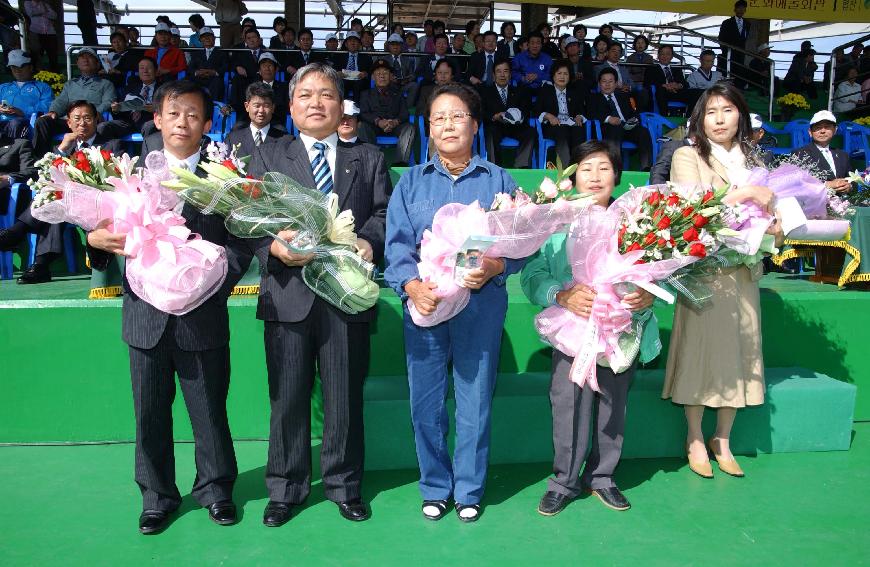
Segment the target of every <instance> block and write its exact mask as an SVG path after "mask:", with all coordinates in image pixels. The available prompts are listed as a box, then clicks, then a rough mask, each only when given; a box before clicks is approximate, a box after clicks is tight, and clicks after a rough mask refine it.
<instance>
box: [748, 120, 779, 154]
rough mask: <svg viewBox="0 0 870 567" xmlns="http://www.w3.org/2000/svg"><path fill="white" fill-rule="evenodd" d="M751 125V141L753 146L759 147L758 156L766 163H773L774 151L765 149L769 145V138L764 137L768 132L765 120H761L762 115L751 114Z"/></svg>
mask: <svg viewBox="0 0 870 567" xmlns="http://www.w3.org/2000/svg"><path fill="white" fill-rule="evenodd" d="M749 126H750V127H751V128H752V138H751V139H750V143H751V144H752V145H753V146H756V147H758V148H759V151H758V154H757V155H758V158H759V159H760V160H761V161H762V163H764V165H767V166H770V165H773V160H774V155H773V152H771V151H768V150H765V149H764V148H765V147H766V146H768V145H769V144H768V143H767V142H769V140H765V139H764V137H765V136H766V135H767V132H766V131H765V129H764V122H763V121H762V120H761V116H759V115H758V114H755V113H752V114H750V115H749Z"/></svg>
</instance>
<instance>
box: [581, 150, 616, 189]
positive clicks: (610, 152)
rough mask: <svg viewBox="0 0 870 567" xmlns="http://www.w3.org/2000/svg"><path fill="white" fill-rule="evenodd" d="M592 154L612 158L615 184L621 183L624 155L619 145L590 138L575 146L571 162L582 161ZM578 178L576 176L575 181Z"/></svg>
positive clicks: (611, 163) (611, 164)
mask: <svg viewBox="0 0 870 567" xmlns="http://www.w3.org/2000/svg"><path fill="white" fill-rule="evenodd" d="M592 154H605V155H607V159H609V160H610V166H611V167H613V177H614V184H615V185H619V183H620V182H621V181H622V156H621V155H620V150H619V145H618V144H615V143H614V144H611V143H608V142H604V141H602V140H589V141H588V142H583V143H582V144H579V145H577V146H574V149H573V150H572V151H571V163H580V162H581V161H583V160H584V159H586V158H588V157H589V156H591V155H592ZM575 175H576V174H575ZM576 179H577V178H576V177H575V178H574V180H575V182H576ZM575 185H576V183H575Z"/></svg>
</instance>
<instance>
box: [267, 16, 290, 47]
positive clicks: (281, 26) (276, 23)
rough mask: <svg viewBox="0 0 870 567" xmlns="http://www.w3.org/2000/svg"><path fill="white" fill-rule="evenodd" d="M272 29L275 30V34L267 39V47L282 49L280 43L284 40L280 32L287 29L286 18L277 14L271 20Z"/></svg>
mask: <svg viewBox="0 0 870 567" xmlns="http://www.w3.org/2000/svg"><path fill="white" fill-rule="evenodd" d="M272 29H273V30H275V35H274V36H272V39H270V40H269V49H282V47H281V44H282V43H283V42H284V40H283V39H282V37H281V36H282V34H283V33H284V30H286V29H287V18H285V17H284V16H278V17H276V18H275V19H274V20H272Z"/></svg>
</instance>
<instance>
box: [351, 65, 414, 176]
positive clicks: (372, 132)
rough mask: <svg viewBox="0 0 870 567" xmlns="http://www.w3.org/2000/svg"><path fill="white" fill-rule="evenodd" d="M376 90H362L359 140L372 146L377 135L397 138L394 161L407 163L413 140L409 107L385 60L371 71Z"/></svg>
mask: <svg viewBox="0 0 870 567" xmlns="http://www.w3.org/2000/svg"><path fill="white" fill-rule="evenodd" d="M372 77H373V78H374V80H375V88H373V89H369V90H367V91H363V94H362V97H361V99H360V110H361V113H360V118H361V123H360V128H359V137H360V139H362V140H363V141H364V142H368V143H370V144H374V143H376V142H377V137H378V136H396V137H397V138H398V139H399V140H398V145H397V154H398V157H397V161H398V162H400V163H403V164H407V163H408V162H409V161H410V159H411V149H412V147H413V145H414V140H415V139H416V132H415V130H414V126H413V125H412V124H411V123H410V122H408V106H407V104H406V102H405V97H403V96H402V91H401V90H399V88H398V87H397V86H396V85H395V84H393V82H392V81H393V70H392V68H391V67H390V64H389V63H387V62H386V61H384V60H378V61H377V62H376V63H375V64H374V67H373V68H372Z"/></svg>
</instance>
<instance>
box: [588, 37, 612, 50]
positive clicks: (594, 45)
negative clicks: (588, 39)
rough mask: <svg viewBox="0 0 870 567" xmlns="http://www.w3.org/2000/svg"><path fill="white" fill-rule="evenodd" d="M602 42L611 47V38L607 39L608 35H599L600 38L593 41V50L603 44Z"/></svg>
mask: <svg viewBox="0 0 870 567" xmlns="http://www.w3.org/2000/svg"><path fill="white" fill-rule="evenodd" d="M602 41H603V42H604V43H605V44H607V46H608V47H610V41H611V39H610V38H609V37H607V36H606V35H599V36H596V37H595V39H593V40H592V47H593V48H597V46H598V44H599V43H600V42H602Z"/></svg>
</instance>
